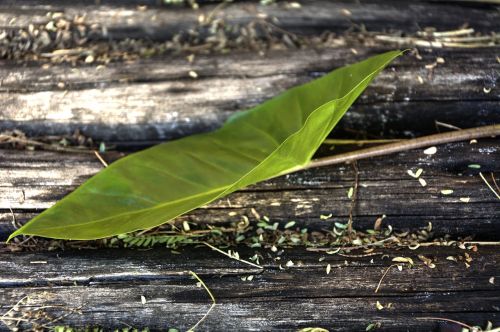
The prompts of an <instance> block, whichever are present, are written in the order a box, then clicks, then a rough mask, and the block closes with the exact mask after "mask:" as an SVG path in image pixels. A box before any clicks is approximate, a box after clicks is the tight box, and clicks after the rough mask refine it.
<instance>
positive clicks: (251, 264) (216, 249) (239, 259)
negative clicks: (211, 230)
mask: <svg viewBox="0 0 500 332" xmlns="http://www.w3.org/2000/svg"><path fill="white" fill-rule="evenodd" d="M202 243H203V244H204V245H206V246H207V247H209V248H210V249H212V250H215V251H217V252H219V253H221V254H223V255H224V256H227V257H229V258H231V259H234V260H237V261H239V262H242V263H245V264H248V265H250V266H253V267H256V268H258V269H264V268H263V267H262V266H260V265H257V264H254V263H252V262H249V261H247V260H244V259H241V258H237V257H234V256H232V255H230V254H228V253H227V252H224V251H222V250H220V249H219V248H216V247H214V246H213V245H211V244H210V243H208V242H202Z"/></svg>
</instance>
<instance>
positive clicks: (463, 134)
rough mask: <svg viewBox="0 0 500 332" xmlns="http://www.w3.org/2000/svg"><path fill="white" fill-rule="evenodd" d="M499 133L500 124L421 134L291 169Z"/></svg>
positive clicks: (383, 154)
mask: <svg viewBox="0 0 500 332" xmlns="http://www.w3.org/2000/svg"><path fill="white" fill-rule="evenodd" d="M497 135H500V124H495V125H490V126H484V127H476V128H470V129H463V130H457V131H451V132H446V133H441V134H434V135H429V136H423V137H419V138H414V139H409V140H406V141H400V142H396V143H390V144H384V145H380V146H374V147H371V148H366V149H360V150H356V151H352V152H348V153H341V154H338V155H334V156H329V157H323V158H318V159H313V160H312V161H311V162H310V163H309V164H307V165H306V166H304V167H301V168H300V169H298V168H297V169H294V170H293V171H294V172H296V171H299V170H302V169H307V168H314V167H322V166H328V165H335V164H341V163H345V162H351V161H355V160H360V159H366V158H371V157H377V156H385V155H388V154H392V153H396V152H401V151H407V150H412V149H418V148H422V147H427V146H432V145H438V144H445V143H451V142H458V141H466V140H470V139H473V138H481V137H490V136H497Z"/></svg>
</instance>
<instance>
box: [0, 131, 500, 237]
mask: <svg viewBox="0 0 500 332" xmlns="http://www.w3.org/2000/svg"><path fill="white" fill-rule="evenodd" d="M499 144H500V142H499V140H498V139H492V140H480V141H479V142H478V143H477V144H469V143H468V142H464V143H456V144H448V145H445V146H440V147H439V148H438V152H437V153H436V154H435V155H432V156H428V155H425V154H424V153H422V151H421V150H415V151H408V152H404V153H399V154H397V155H394V156H389V157H383V158H374V159H370V160H364V161H360V162H358V169H359V172H360V173H359V179H360V183H359V185H360V186H359V188H360V189H359V193H358V197H357V203H356V206H355V209H354V211H353V213H354V217H355V218H354V219H355V223H356V227H359V228H360V229H363V228H371V227H372V226H373V223H374V221H375V220H376V219H377V218H378V217H380V216H381V215H384V214H385V215H387V218H386V219H385V222H386V223H387V224H391V225H392V226H394V227H396V228H399V229H402V228H414V227H422V226H425V225H426V224H427V223H428V222H429V221H430V222H432V223H433V224H434V229H435V232H436V233H437V234H451V235H453V236H467V235H473V234H475V235H476V236H478V237H480V238H489V239H491V238H493V239H494V238H495V237H496V234H498V220H499V218H500V210H499V209H498V200H497V199H496V198H495V197H494V195H493V193H491V192H490V190H489V189H488V188H487V186H486V185H485V184H484V182H483V181H482V180H481V178H480V177H479V176H478V170H474V169H471V168H469V167H468V165H470V164H480V165H481V169H480V171H482V172H483V173H484V174H486V176H488V177H489V176H490V175H489V173H490V172H493V173H494V174H495V176H496V177H497V178H498V172H499V166H500V159H499V158H500V153H498V151H499V149H500V145H499ZM1 156H2V158H1V159H0V167H1V171H0V188H1V189H2V190H1V191H0V209H1V211H2V212H1V213H0V235H2V236H5V235H6V233H7V232H10V231H12V227H13V226H12V223H11V221H12V215H11V213H10V211H9V208H12V209H13V210H14V211H15V218H16V219H17V220H18V221H20V222H24V221H26V220H27V219H29V218H31V217H32V216H33V215H34V213H36V212H37V211H41V210H43V209H46V208H48V207H50V206H51V205H52V204H54V203H55V202H56V201H57V200H58V199H60V198H62V197H63V196H64V195H66V194H67V193H69V192H71V191H72V190H73V189H74V188H75V187H76V186H78V185H79V184H81V183H82V182H83V181H84V180H85V179H87V178H88V177H90V176H91V175H93V174H95V173H96V172H97V171H99V170H100V169H101V168H102V165H101V164H100V162H99V161H98V160H97V159H96V158H95V157H94V156H93V155H76V154H61V153H54V152H41V151H35V152H28V151H15V150H3V151H2V152H1ZM105 158H106V156H105ZM110 159H111V158H110ZM418 168H422V169H423V170H424V172H423V175H422V177H423V178H424V179H425V180H426V182H427V186H426V187H422V186H421V185H420V184H419V182H418V181H417V180H416V179H414V178H412V177H410V176H409V175H408V174H407V170H409V169H411V170H413V171H416V170H417V169H418ZM490 182H491V181H490ZM353 183H354V171H353V168H352V166H350V165H339V166H331V167H325V168H319V169H314V170H313V169H311V170H307V171H304V172H299V173H295V174H290V175H287V176H284V177H280V178H276V179H272V180H269V181H266V182H263V183H261V184H257V185H255V186H251V187H249V188H247V189H244V190H242V191H239V192H237V193H234V194H232V195H230V196H228V198H224V199H221V200H219V201H217V202H214V203H213V204H211V205H209V206H208V207H205V208H203V209H201V210H197V211H194V212H192V213H190V214H188V215H186V216H184V217H182V218H180V219H179V221H182V220H189V221H192V222H196V223H200V222H213V223H218V222H227V221H231V220H233V221H234V220H237V219H238V218H240V217H241V215H251V214H250V210H251V209H252V208H255V209H256V210H257V211H258V212H259V213H260V214H261V215H267V216H268V217H269V218H271V220H273V221H279V222H287V221H290V220H295V221H297V222H299V223H301V224H303V225H307V226H308V227H312V228H318V229H321V228H323V227H325V221H324V220H320V218H319V216H320V215H321V214H325V215H327V214H330V213H332V214H333V216H334V217H333V218H332V219H331V221H330V220H329V221H328V224H330V222H334V221H339V222H345V221H346V220H347V218H348V215H349V211H350V207H351V202H350V199H349V198H348V197H347V195H346V192H347V191H348V189H349V188H350V187H351V186H353ZM442 189H453V190H454V193H453V195H450V196H444V195H442V194H441V193H440V191H441V190H442ZM460 197H469V198H470V201H469V203H464V202H462V201H460ZM230 212H231V215H233V214H234V213H236V216H231V215H230Z"/></svg>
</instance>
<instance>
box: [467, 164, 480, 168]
mask: <svg viewBox="0 0 500 332" xmlns="http://www.w3.org/2000/svg"><path fill="white" fill-rule="evenodd" d="M467 167H469V168H472V169H480V168H481V165H479V164H470V165H468V166H467Z"/></svg>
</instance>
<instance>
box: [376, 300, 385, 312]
mask: <svg viewBox="0 0 500 332" xmlns="http://www.w3.org/2000/svg"><path fill="white" fill-rule="evenodd" d="M375 306H376V307H377V310H382V309H384V306H383V305H382V304H381V303H380V301H377V303H376V304H375Z"/></svg>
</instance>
